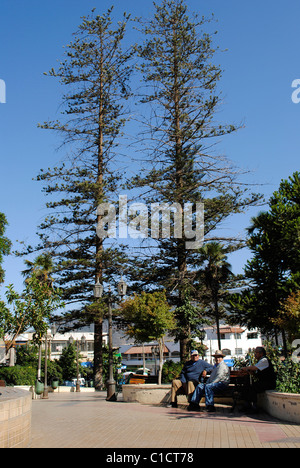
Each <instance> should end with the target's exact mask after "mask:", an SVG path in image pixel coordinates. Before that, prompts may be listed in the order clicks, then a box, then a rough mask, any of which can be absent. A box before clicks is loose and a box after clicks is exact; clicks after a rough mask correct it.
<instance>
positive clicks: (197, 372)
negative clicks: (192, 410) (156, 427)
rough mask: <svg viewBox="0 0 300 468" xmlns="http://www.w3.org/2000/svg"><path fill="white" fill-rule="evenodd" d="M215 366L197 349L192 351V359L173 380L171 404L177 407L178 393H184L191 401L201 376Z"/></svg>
mask: <svg viewBox="0 0 300 468" xmlns="http://www.w3.org/2000/svg"><path fill="white" fill-rule="evenodd" d="M212 369H213V367H212V366H211V365H210V364H209V363H208V362H206V361H203V360H202V359H200V358H199V353H198V351H197V350H195V349H194V350H193V351H191V359H190V360H189V361H187V362H186V363H185V365H184V366H183V369H182V371H181V374H180V376H179V379H174V380H173V381H172V391H171V405H170V406H172V407H173V408H177V395H179V394H180V393H184V394H185V395H187V397H188V400H189V401H190V398H191V396H192V395H193V393H194V391H195V388H196V386H197V385H198V384H199V380H200V377H201V376H205V375H206V371H211V370H212Z"/></svg>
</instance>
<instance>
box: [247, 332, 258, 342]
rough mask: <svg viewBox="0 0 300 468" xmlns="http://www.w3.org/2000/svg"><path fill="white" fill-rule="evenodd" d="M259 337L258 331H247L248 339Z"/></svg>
mask: <svg viewBox="0 0 300 468" xmlns="http://www.w3.org/2000/svg"><path fill="white" fill-rule="evenodd" d="M257 338H258V333H257V332H251V333H247V339H248V340H255V339H257Z"/></svg>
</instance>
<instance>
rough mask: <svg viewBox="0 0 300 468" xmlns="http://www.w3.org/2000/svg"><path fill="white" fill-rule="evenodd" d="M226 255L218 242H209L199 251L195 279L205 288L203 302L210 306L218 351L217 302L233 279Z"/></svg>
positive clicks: (218, 308)
mask: <svg viewBox="0 0 300 468" xmlns="http://www.w3.org/2000/svg"><path fill="white" fill-rule="evenodd" d="M227 253H228V251H227V250H226V249H225V248H224V246H223V245H222V244H220V243H218V242H209V243H207V244H205V245H204V246H203V247H201V249H199V254H200V257H199V260H200V263H201V264H202V265H203V266H202V268H201V269H200V270H199V271H198V274H197V277H198V280H199V281H200V282H201V283H202V284H203V285H204V287H205V290H204V294H203V299H204V301H205V302H206V303H207V302H208V303H210V304H212V309H213V316H214V319H215V321H216V327H217V336H218V347H219V349H221V335H220V307H219V302H220V300H221V299H222V298H223V297H224V294H225V287H226V285H227V284H228V281H229V280H230V279H231V278H232V277H233V273H232V271H231V265H230V264H229V263H228V261H227Z"/></svg>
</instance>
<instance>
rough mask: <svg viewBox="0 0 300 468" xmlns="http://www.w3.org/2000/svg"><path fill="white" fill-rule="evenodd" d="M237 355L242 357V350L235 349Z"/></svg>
mask: <svg viewBox="0 0 300 468" xmlns="http://www.w3.org/2000/svg"><path fill="white" fill-rule="evenodd" d="M235 354H236V355H237V356H240V355H241V354H243V350H242V348H235Z"/></svg>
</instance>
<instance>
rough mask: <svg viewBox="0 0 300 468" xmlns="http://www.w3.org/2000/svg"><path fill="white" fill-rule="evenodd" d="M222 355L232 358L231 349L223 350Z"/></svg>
mask: <svg viewBox="0 0 300 468" xmlns="http://www.w3.org/2000/svg"><path fill="white" fill-rule="evenodd" d="M222 353H223V354H225V356H231V350H230V349H226V348H225V349H222Z"/></svg>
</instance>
